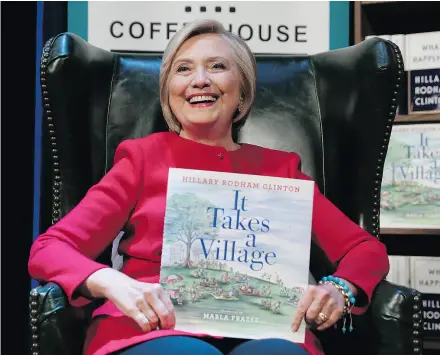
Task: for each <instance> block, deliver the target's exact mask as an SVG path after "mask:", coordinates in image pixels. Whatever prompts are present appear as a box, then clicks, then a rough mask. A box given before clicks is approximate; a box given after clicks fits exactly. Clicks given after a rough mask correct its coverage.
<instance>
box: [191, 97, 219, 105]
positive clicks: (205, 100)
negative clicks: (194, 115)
mask: <svg viewBox="0 0 440 355" xmlns="http://www.w3.org/2000/svg"><path fill="white" fill-rule="evenodd" d="M217 100H218V96H217V95H211V94H209V95H195V96H191V97H190V98H189V99H188V100H187V101H188V102H189V104H190V105H191V107H210V106H213V105H214V104H215V102H216V101H217Z"/></svg>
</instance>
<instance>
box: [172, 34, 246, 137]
mask: <svg viewBox="0 0 440 355" xmlns="http://www.w3.org/2000/svg"><path fill="white" fill-rule="evenodd" d="M240 87H241V81H240V72H239V69H238V67H237V64H236V61H235V59H234V55H233V53H232V51H231V50H230V48H229V46H228V43H227V42H226V41H225V40H224V39H223V38H221V37H220V36H218V35H217V34H212V33H208V34H202V35H197V36H195V37H192V38H190V39H188V40H187V41H185V42H184V43H183V44H182V46H181V47H180V48H179V50H178V51H177V53H176V56H175V58H174V60H173V63H172V65H171V70H170V75H169V81H168V89H169V104H170V107H171V110H172V112H173V114H174V115H175V116H176V118H177V120H178V121H179V122H180V124H181V125H182V129H183V130H184V131H187V132H196V131H200V130H206V129H209V130H211V129H214V130H215V131H217V132H218V133H220V132H226V131H230V130H231V125H232V120H233V117H234V114H235V113H236V111H237V107H238V103H239V100H240Z"/></svg>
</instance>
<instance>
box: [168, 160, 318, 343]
mask: <svg viewBox="0 0 440 355" xmlns="http://www.w3.org/2000/svg"><path fill="white" fill-rule="evenodd" d="M313 193H314V183H313V182H312V181H306V180H299V179H289V178H277V177H266V176H256V175H247V174H235V173H223V172H211V171H200V170H188V169H177V168H171V169H170V170H169V177H168V188H167V200H166V212H165V224H164V240H163V249H162V259H161V272H160V283H161V285H162V287H163V288H164V289H165V290H166V292H167V293H168V294H169V295H170V298H171V299H172V300H173V303H174V304H175V312H176V327H175V329H178V330H182V331H187V332H192V333H198V334H207V335H211V336H220V337H231V338H242V339H261V338H268V337H277V338H284V339H288V340H291V341H294V342H297V343H302V342H304V336H305V324H304V322H302V325H301V327H300V329H299V330H298V331H297V332H295V333H293V332H292V330H291V325H292V321H293V317H294V313H295V310H296V306H297V304H298V301H299V299H300V297H301V295H302V294H303V293H304V292H305V290H306V288H307V286H308V280H309V263H310V244H311V226H312V210H313Z"/></svg>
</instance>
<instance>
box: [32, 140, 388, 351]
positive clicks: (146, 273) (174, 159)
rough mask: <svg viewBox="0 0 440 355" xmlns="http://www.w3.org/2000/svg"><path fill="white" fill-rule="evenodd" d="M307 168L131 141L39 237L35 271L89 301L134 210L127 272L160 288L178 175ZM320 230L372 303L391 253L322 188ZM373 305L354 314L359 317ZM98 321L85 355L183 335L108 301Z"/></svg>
mask: <svg viewBox="0 0 440 355" xmlns="http://www.w3.org/2000/svg"><path fill="white" fill-rule="evenodd" d="M299 162H300V158H299V156H298V155H297V154H295V153H286V152H282V151H276V150H271V149H266V148H261V147H258V146H254V145H250V144H243V145H242V147H241V148H240V149H238V150H236V151H233V152H228V151H226V150H225V149H224V148H222V147H214V146H208V145H205V144H201V143H197V142H194V141H190V140H187V139H184V138H181V137H180V136H178V135H177V134H175V133H172V132H166V133H155V134H151V135H149V136H147V137H145V138H140V139H133V140H126V141H124V142H122V143H121V144H120V145H119V146H118V149H117V151H116V154H115V163H114V166H113V168H112V169H111V170H110V171H109V172H108V173H107V174H106V175H105V176H104V177H103V178H102V180H101V181H100V182H99V183H98V184H96V185H95V186H93V187H92V188H91V189H90V190H89V191H88V193H87V195H86V196H85V198H84V199H83V200H82V201H81V202H80V203H79V204H78V205H77V206H76V207H75V208H74V209H73V210H72V211H71V212H70V213H68V214H67V215H66V216H65V217H64V218H63V219H61V220H60V221H59V222H58V223H56V224H55V225H53V226H52V227H50V228H49V229H48V230H47V231H46V233H43V234H42V235H40V236H39V237H38V238H37V239H36V241H35V242H34V244H33V246H32V249H31V253H30V260H29V272H30V274H31V276H32V277H33V278H35V279H39V280H46V281H52V282H56V283H57V284H59V285H60V286H61V287H62V288H63V289H64V291H65V292H66V293H67V296H68V297H69V300H70V302H71V303H72V304H73V305H75V306H81V305H84V304H86V303H87V302H90V300H88V299H86V298H84V297H82V296H78V295H77V293H76V292H75V291H76V289H77V287H78V286H79V285H80V284H81V283H82V282H83V281H84V280H85V279H86V278H87V277H88V276H89V275H90V274H92V273H94V272H95V271H97V270H99V269H101V268H105V267H108V266H107V265H102V264H99V263H97V262H95V261H94V259H96V257H97V256H98V255H99V254H100V253H101V252H102V251H103V250H104V249H105V248H106V247H107V246H108V245H109V244H110V243H111V242H112V241H113V239H114V238H115V236H116V235H117V234H118V233H119V232H120V230H121V228H122V227H123V225H124V224H125V222H126V221H127V219H128V218H129V216H130V212H131V211H132V209H133V208H134V212H133V214H132V215H131V218H130V223H131V224H132V225H133V226H134V228H135V232H134V235H133V236H132V237H131V238H129V239H127V240H124V241H123V242H122V243H121V244H120V251H121V252H122V253H124V254H125V255H126V256H127V260H126V261H125V263H124V265H123V267H122V269H121V271H122V272H124V273H126V274H127V275H129V276H131V277H133V278H135V279H137V280H140V281H144V282H150V283H158V282H159V270H160V259H161V248H162V233H163V227H164V215H165V201H166V190H167V176H168V169H169V168H170V167H177V168H186V169H199V170H208V171H220V172H236V173H247V174H255V175H266V176H275V177H288V178H299V179H309V178H308V177H307V176H306V175H304V174H303V173H301V172H300V171H298V164H299ZM312 228H313V238H314V239H315V242H316V243H317V244H318V245H320V247H321V248H322V249H323V250H324V251H325V252H326V254H327V256H328V257H329V259H330V260H331V261H332V262H334V263H336V262H339V264H338V267H337V271H336V273H335V275H336V276H339V277H341V278H344V279H346V280H349V281H350V282H352V283H353V284H355V285H357V286H358V287H359V288H360V289H361V290H363V292H364V293H365V294H366V295H367V298H368V300H367V301H368V302H369V301H370V299H371V294H372V292H373V290H374V289H375V287H376V285H377V284H378V283H379V282H380V281H381V280H382V279H383V278H384V276H385V275H386V274H387V272H388V268H389V264H388V256H387V253H386V249H385V247H384V245H383V244H381V243H380V242H378V241H377V240H376V238H374V237H373V236H371V235H369V234H368V233H366V232H365V231H364V230H363V229H362V228H360V227H359V226H358V225H356V224H355V223H353V222H352V221H351V220H350V219H349V218H347V217H346V216H345V215H344V214H342V213H341V212H340V211H339V210H338V209H337V208H336V207H335V206H334V205H333V204H332V203H330V202H329V201H328V200H327V199H326V198H325V197H324V196H323V195H322V194H321V193H320V191H319V190H318V188H317V187H316V188H315V197H314V207H313V221H312ZM367 306H368V303H366V304H365V305H364V307H362V308H356V309H354V310H353V312H354V313H361V312H363V311H365V309H366V308H367ZM94 317H95V318H94V321H93V322H92V325H91V326H90V328H89V331H88V336H87V339H86V344H85V349H84V352H85V354H87V355H92V354H93V355H104V354H109V353H111V352H114V351H117V350H119V349H122V348H125V347H127V346H129V345H133V344H136V343H139V342H142V341H145V340H148V339H152V338H156V337H160V336H165V335H176V334H184V333H182V332H179V331H175V330H156V331H153V332H150V333H143V332H142V331H141V329H140V328H139V327H138V325H137V324H136V323H135V322H134V321H132V320H131V319H130V318H128V317H126V316H124V315H123V314H122V313H121V312H120V311H119V310H118V309H117V308H116V306H114V304H113V303H111V302H110V301H107V302H106V303H105V304H104V305H103V306H102V307H100V308H99V309H97V310H96V311H95V313H94ZM292 318H293V315H292ZM198 336H202V335H198ZM304 347H305V348H306V349H307V350H308V351H309V352H310V353H311V354H312V355H318V354H322V350H320V346H319V343H318V342H317V340H316V338H314V336H313V334H312V333H311V332H309V331H307V335H306V342H305V344H304Z"/></svg>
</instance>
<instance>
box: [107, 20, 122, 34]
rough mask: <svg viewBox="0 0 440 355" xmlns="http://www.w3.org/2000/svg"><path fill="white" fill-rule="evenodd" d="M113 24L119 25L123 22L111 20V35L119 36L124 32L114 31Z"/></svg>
mask: <svg viewBox="0 0 440 355" xmlns="http://www.w3.org/2000/svg"><path fill="white" fill-rule="evenodd" d="M115 25H119V26H122V27H123V26H124V24H123V23H122V22H121V21H114V22H112V24H111V25H110V33H111V35H112V36H113V37H115V38H121V37H122V36H123V35H124V34H123V32H119V34H116V33H115V31H114V30H115Z"/></svg>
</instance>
